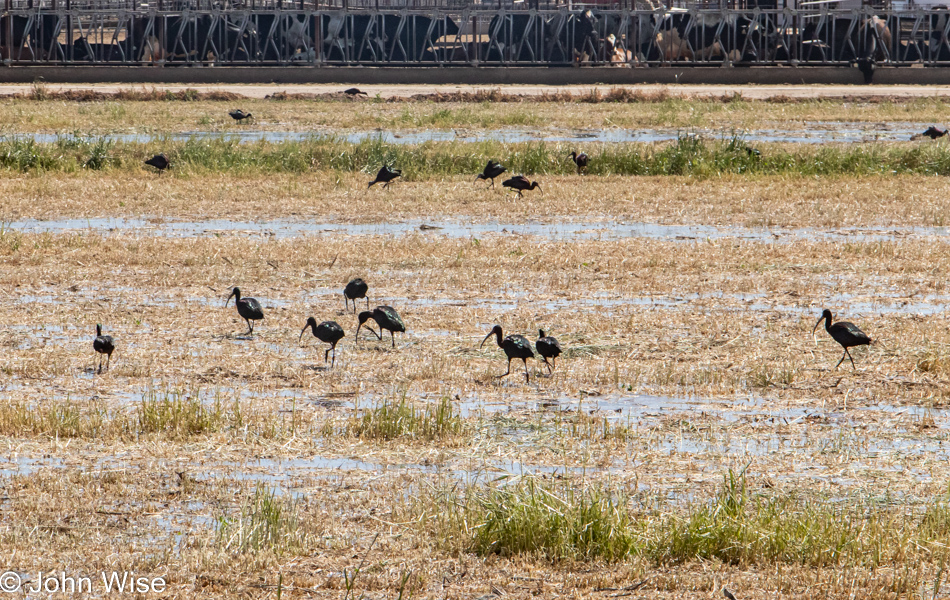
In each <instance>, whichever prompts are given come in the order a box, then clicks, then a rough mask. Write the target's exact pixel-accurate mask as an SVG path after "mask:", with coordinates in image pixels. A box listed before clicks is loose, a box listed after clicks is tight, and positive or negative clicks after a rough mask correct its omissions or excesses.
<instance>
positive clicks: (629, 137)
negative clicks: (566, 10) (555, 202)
mask: <svg viewBox="0 0 950 600" xmlns="http://www.w3.org/2000/svg"><path fill="white" fill-rule="evenodd" d="M928 125H930V123H909V122H903V123H900V122H898V123H879V124H859V123H846V122H835V121H814V122H806V123H804V124H803V127H802V128H801V129H797V130H796V129H792V130H783V129H776V128H771V129H769V128H766V129H740V130H733V129H730V130H715V129H706V128H689V129H688V130H684V129H683V128H638V129H623V128H617V127H609V128H606V129H570V130H553V129H549V130H540V131H539V130H537V129H517V128H506V129H503V130H479V131H469V130H467V129H464V128H455V129H426V130H421V131H411V130H409V131H402V132H391V131H383V130H381V129H376V130H370V131H350V132H340V131H337V130H332V131H330V130H328V131H316V132H294V131H269V130H248V129H242V130H239V131H234V130H232V131H226V132H222V131H185V132H182V133H176V134H172V135H161V136H156V135H150V134H144V133H127V134H121V133H115V134H107V135H103V136H73V135H62V134H49V133H19V134H11V135H6V136H0V140H10V139H32V140H34V141H36V142H38V143H55V142H57V141H60V140H68V141H75V140H80V141H95V140H99V139H105V140H107V141H115V142H121V143H141V144H145V143H152V142H156V141H162V140H173V141H188V140H197V139H228V140H234V141H236V142H239V143H254V142H261V141H264V142H278V143H279V142H287V141H304V140H310V139H320V138H333V139H338V140H342V141H346V142H350V143H360V142H364V141H368V140H378V141H380V142H384V143H387V144H409V145H412V144H422V143H425V142H464V143H476V142H485V141H493V142H502V143H508V144H514V143H524V142H552V143H569V144H584V143H624V142H665V141H671V140H675V139H677V138H679V137H680V136H682V135H683V134H684V133H690V134H698V135H700V136H702V137H704V138H707V139H714V140H715V139H722V140H728V139H731V138H732V137H734V136H738V137H740V138H742V139H743V140H746V141H750V142H780V143H791V144H824V143H855V142H878V141H880V142H897V141H907V140H909V139H910V137H911V136H912V135H913V134H915V133H919V132H921V131H923V130H924V129H926V128H927V127H928Z"/></svg>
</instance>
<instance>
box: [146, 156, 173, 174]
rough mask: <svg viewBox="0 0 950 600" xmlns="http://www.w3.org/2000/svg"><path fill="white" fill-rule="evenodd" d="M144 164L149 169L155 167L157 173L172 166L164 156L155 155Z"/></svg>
mask: <svg viewBox="0 0 950 600" xmlns="http://www.w3.org/2000/svg"><path fill="white" fill-rule="evenodd" d="M145 164H146V165H148V166H150V167H155V168H156V169H158V172H159V173H161V172H162V171H164V170H165V169H167V168H168V167H170V166H172V162H171V161H170V160H168V157H167V156H166V155H164V154H156V155H155V156H153V157H152V158H150V159H148V160H147V161H145Z"/></svg>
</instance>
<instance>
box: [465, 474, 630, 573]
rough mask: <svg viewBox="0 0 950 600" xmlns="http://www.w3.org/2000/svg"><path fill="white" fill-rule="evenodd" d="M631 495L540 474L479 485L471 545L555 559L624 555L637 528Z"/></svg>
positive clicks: (473, 501) (474, 499) (473, 504)
mask: <svg viewBox="0 0 950 600" xmlns="http://www.w3.org/2000/svg"><path fill="white" fill-rule="evenodd" d="M626 503H627V502H626V499H625V497H624V496H622V495H615V494H613V493H611V492H609V491H607V490H605V489H603V488H599V487H590V488H587V489H575V488H574V487H572V486H570V485H559V484H549V483H544V482H541V481H539V480H538V479H536V478H534V477H527V478H524V479H521V480H520V481H518V482H517V483H514V484H510V485H505V486H491V487H486V488H483V489H481V490H478V491H476V492H475V493H474V495H473V497H472V498H471V500H470V503H469V506H470V507H471V508H473V509H474V510H475V511H476V512H477V513H478V519H477V520H476V521H471V522H476V523H477V525H475V526H474V527H473V530H472V538H471V549H472V550H473V551H475V552H476V553H478V554H481V555H486V554H500V555H503V556H510V555H514V554H533V555H540V556H544V557H546V558H549V559H555V560H558V559H578V560H588V559H595V558H596V559H602V560H607V561H615V560H620V559H622V558H624V557H626V556H628V555H629V554H631V553H632V552H633V550H634V549H635V544H636V536H635V528H634V526H633V523H632V520H631V515H630V514H629V513H628V511H627V510H626V508H625V506H626Z"/></svg>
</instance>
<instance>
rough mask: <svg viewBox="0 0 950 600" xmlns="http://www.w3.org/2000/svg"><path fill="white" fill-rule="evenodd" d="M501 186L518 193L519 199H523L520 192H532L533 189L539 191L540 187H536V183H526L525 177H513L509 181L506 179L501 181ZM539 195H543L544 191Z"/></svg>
mask: <svg viewBox="0 0 950 600" xmlns="http://www.w3.org/2000/svg"><path fill="white" fill-rule="evenodd" d="M501 185H503V186H504V187H506V188H511V189H513V190H515V191H516V192H518V197H519V198H523V197H524V194H522V193H521V192H526V191H528V190H533V189H534V188H538V189H539V190H541V186H540V185H538V182H537V181H528V178H527V177H525V176H524V175H515V176H514V177H512V178H511V179H506V180H504V181H502V182H501ZM541 193H542V194H543V193H544V190H541Z"/></svg>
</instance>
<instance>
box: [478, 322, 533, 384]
mask: <svg viewBox="0 0 950 600" xmlns="http://www.w3.org/2000/svg"><path fill="white" fill-rule="evenodd" d="M492 335H494V336H495V341H496V342H498V347H499V348H501V349H502V350H504V351H505V356H507V357H508V370H507V371H505V374H504V375H498V377H504V376H505V375H508V374H509V373H511V359H513V358H520V359H521V360H522V361H523V362H524V380H525V381H528V359H529V358H534V352H533V351H532V350H531V342H529V341H528V338H526V337H525V336H523V335H509V336H508V337H506V338H505V339H502V338H501V336H502V335H503V334H502V332H501V325H495V326H494V327H492V328H491V331H489V332H488V335H486V336H485V339H483V340H482V343H481V344H480V345H479V346H478V347H479V348H481V347H482V346H484V345H485V342H487V341H488V338H490V337H491V336H492Z"/></svg>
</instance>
